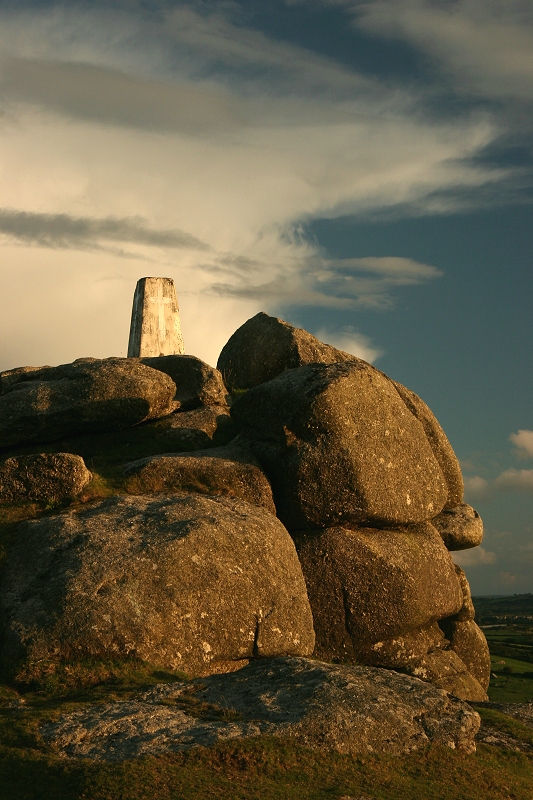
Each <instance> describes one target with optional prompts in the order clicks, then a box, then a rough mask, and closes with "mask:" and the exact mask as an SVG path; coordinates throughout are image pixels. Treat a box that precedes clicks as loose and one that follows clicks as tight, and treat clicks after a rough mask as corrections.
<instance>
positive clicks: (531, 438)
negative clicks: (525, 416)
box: [509, 430, 533, 458]
mask: <svg viewBox="0 0 533 800" xmlns="http://www.w3.org/2000/svg"><path fill="white" fill-rule="evenodd" d="M509 439H510V440H511V441H512V443H513V444H514V445H515V446H516V448H517V455H518V456H519V457H520V458H533V431H527V430H520V431H518V433H512V434H511V435H510V436H509Z"/></svg>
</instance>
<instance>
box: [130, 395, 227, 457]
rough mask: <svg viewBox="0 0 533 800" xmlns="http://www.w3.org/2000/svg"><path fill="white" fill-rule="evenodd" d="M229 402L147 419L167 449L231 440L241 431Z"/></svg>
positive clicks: (208, 444) (194, 448) (177, 450)
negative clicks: (233, 416) (226, 404)
mask: <svg viewBox="0 0 533 800" xmlns="http://www.w3.org/2000/svg"><path fill="white" fill-rule="evenodd" d="M229 411H230V410H229V408H228V406H206V407H205V408H204V407H200V408H196V409H194V410H193V411H177V412H175V413H174V414H170V415H169V416H168V417H163V418H162V419H157V420H154V421H153V422H147V423H145V424H144V426H143V427H145V428H149V429H151V430H153V431H154V437H157V439H158V440H161V447H162V449H163V450H165V451H170V450H173V451H174V452H184V451H190V450H201V449H204V448H206V447H219V446H223V445H226V444H228V443H229V442H230V441H231V440H232V439H233V438H235V436H236V435H237V433H238V430H237V426H236V424H235V422H234V421H233V420H232V418H231V417H230V413H229Z"/></svg>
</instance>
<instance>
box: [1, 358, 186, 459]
mask: <svg viewBox="0 0 533 800" xmlns="http://www.w3.org/2000/svg"><path fill="white" fill-rule="evenodd" d="M175 393H176V386H175V384H174V382H173V381H172V380H171V379H170V378H169V377H168V375H165V374H164V373H163V372H159V371H157V370H154V369H151V368H150V367H147V366H145V365H144V364H140V363H139V362H138V361H136V360H134V359H128V358H106V359H103V360H102V359H96V358H81V359H78V360H77V361H74V362H73V363H72V364H62V365H61V366H59V367H43V368H42V369H35V370H33V369H32V370H31V371H21V370H14V371H12V373H11V374H10V373H3V375H2V394H1V395H0V448H2V447H4V448H5V447H9V446H13V445H20V444H31V443H33V442H51V441H54V439H59V438H61V437H64V436H70V435H72V434H77V433H94V432H100V431H102V432H105V431H113V430H119V429H120V428H127V427H129V426H131V425H136V424H138V423H139V422H143V421H144V420H148V419H154V418H157V417H162V416H165V415H166V414H170V413H171V412H172V411H174V409H175V408H176V404H175V403H174V401H173V398H174V395H175Z"/></svg>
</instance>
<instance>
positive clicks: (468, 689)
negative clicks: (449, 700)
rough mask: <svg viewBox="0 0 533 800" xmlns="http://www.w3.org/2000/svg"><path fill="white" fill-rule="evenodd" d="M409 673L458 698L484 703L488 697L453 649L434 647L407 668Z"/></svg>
mask: <svg viewBox="0 0 533 800" xmlns="http://www.w3.org/2000/svg"><path fill="white" fill-rule="evenodd" d="M407 671H408V672H409V673H410V674H411V675H414V676H416V677H417V678H421V679H422V680H425V681H429V682H430V683H433V684H434V685H435V686H437V687H438V688H439V689H444V691H446V692H449V693H450V694H453V695H454V696H455V697H458V698H459V699H460V700H468V701H470V702H472V703H484V702H486V701H487V700H488V699H489V698H488V695H487V693H486V691H485V689H484V688H483V687H482V686H481V684H480V683H479V681H478V680H477V679H476V678H475V677H474V675H472V673H471V672H469V671H468V669H467V667H466V664H465V663H464V661H463V660H462V659H461V658H460V657H459V656H458V655H457V653H456V652H455V651H454V650H450V649H436V650H433V651H431V652H429V653H427V654H426V655H425V656H424V657H423V658H421V659H420V661H419V662H418V664H417V665H416V666H415V667H414V668H411V669H409V668H408V670H407Z"/></svg>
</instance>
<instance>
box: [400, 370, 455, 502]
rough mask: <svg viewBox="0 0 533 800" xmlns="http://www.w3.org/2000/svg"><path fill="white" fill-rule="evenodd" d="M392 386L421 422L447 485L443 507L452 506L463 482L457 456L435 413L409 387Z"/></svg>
mask: <svg viewBox="0 0 533 800" xmlns="http://www.w3.org/2000/svg"><path fill="white" fill-rule="evenodd" d="M393 383H394V386H395V387H396V390H397V392H398V394H399V395H400V397H401V398H402V400H403V401H404V403H405V405H406V406H407V408H408V409H409V411H410V412H411V413H412V414H414V416H415V417H416V418H417V419H418V420H419V421H420V422H421V423H422V426H423V428H424V431H425V433H426V436H427V439H428V442H429V444H430V447H431V449H432V450H433V454H434V456H435V458H436V459H437V461H438V464H439V466H440V468H441V470H442V474H443V475H444V478H445V480H446V483H447V485H448V500H447V501H446V505H445V508H453V507H454V506H456V505H457V504H458V503H461V502H462V500H463V494H464V482H463V475H462V472H461V467H460V466H459V461H458V460H457V456H456V455H455V453H454V452H453V448H452V446H451V444H450V443H449V441H448V438H447V436H446V434H445V433H444V431H443V430H442V428H441V426H440V425H439V423H438V422H437V419H436V418H435V415H434V414H433V413H432V411H431V410H430V409H429V408H428V406H427V405H426V404H425V403H424V401H423V400H421V399H420V397H418V395H416V394H415V393H414V392H412V391H411V390H410V389H407V388H406V387H405V386H402V384H401V383H397V382H396V381H393Z"/></svg>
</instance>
